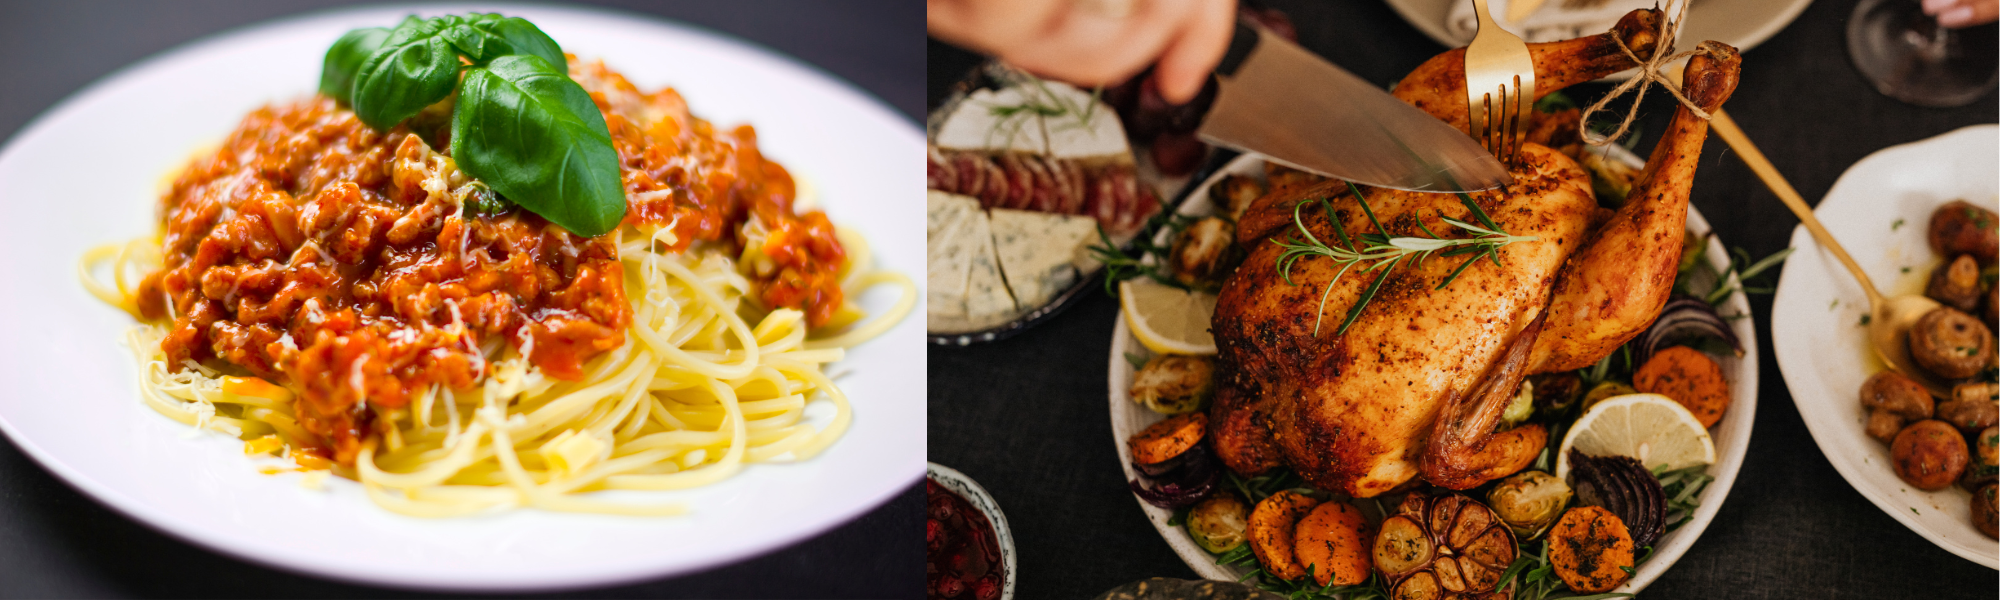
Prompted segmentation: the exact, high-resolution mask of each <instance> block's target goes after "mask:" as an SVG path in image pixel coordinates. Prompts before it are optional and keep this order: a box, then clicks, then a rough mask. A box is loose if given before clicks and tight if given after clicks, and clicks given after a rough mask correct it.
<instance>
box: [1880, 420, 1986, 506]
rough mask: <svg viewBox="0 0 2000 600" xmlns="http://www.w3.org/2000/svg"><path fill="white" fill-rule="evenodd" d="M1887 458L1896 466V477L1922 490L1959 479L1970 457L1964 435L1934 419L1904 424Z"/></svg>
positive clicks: (1938, 486)
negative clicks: (1905, 425)
mask: <svg viewBox="0 0 2000 600" xmlns="http://www.w3.org/2000/svg"><path fill="white" fill-rule="evenodd" d="M1889 458H1890V461H1891V462H1893V463H1894V464H1895V466H1896V477H1899V478H1901V479H1902V480H1903V482H1904V483H1908V484H1910V486H1911V487H1914V488H1917V489H1920V490H1925V491H1936V490H1941V489H1944V488H1945V487H1946V486H1949V485H1951V484H1952V482H1954V481H1958V478H1959V476H1960V475H1963V474H1965V465H1966V463H1968V462H1970V460H1971V456H1970V455H1969V453H1968V452H1967V451H1966V448H1965V436H1963V435H1959V433H1958V430H1957V429H1954V428H1952V426H1951V425H1950V424H1948V423H1945V422H1944V421H1939V420H1936V419H1931V420H1925V421H1917V422H1915V423H1911V424H1910V426H1909V427H1904V428H1903V432H1902V433H1898V434H1896V441H1895V443H1893V444H1890V446H1889Z"/></svg>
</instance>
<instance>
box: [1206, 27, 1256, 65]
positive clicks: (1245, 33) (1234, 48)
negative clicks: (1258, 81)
mask: <svg viewBox="0 0 2000 600" xmlns="http://www.w3.org/2000/svg"><path fill="white" fill-rule="evenodd" d="M1256 49H1257V29H1256V28H1253V27H1251V26H1250V25H1249V24H1248V23H1244V22H1243V21H1241V20H1238V21H1237V22H1236V33H1234V34H1232V35H1230V37H1229V51H1228V52H1225V53H1223V55H1222V63H1221V64H1217V65H1216V66H1215V74H1216V75H1221V76H1224V77H1227V76H1231V75H1235V74H1236V69H1238V68H1240V67H1242V66H1243V61H1244V60H1246V59H1248V58H1250V51H1252V50H1256Z"/></svg>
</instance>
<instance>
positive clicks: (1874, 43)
mask: <svg viewBox="0 0 2000 600" xmlns="http://www.w3.org/2000/svg"><path fill="white" fill-rule="evenodd" d="M1996 32H2000V26H1996V25H1995V24H1993V23H1988V24H1985V25H1979V26H1976V27H1968V28H1964V29H1947V28H1944V27H1939V26H1938V24H1937V21H1936V20H1935V19H1933V18H1931V17H1930V16H1929V15H1925V14H1924V11H1923V4H1922V2H1920V1H1919V0H1861V4H1860V5H1858V6H1855V7H1854V14H1852V15H1850V16H1849V17H1848V19H1847V54H1848V56H1849V57H1851V58H1853V59H1854V67H1855V68H1856V69H1858V70H1860V71H1861V75H1862V76H1863V77H1866V78H1867V79H1868V81H1869V83H1873V84H1875V89H1876V90H1880V91H1881V92H1882V93H1883V94H1884V95H1887V96H1889V97H1891V98H1895V99H1897V100H1902V101H1904V102H1908V103H1910V104H1916V105H1920V106H1941V107H1949V106H1964V105H1966V104H1970V103H1972V101H1974V100H1978V99H1979V98H1980V97H1982V96H1985V95H1986V94H1988V93H1991V92H1993V90H1994V88H1995V84H1996V81H2000V80H1996V74H2000V35H1996Z"/></svg>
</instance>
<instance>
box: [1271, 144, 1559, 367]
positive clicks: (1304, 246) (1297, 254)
mask: <svg viewBox="0 0 2000 600" xmlns="http://www.w3.org/2000/svg"><path fill="white" fill-rule="evenodd" d="M1347 189H1348V190H1349V191H1351V192H1353V194H1354V199H1355V201H1356V202H1358V203H1360V204H1361V212H1363V213H1365V214H1367V215H1368V222H1369V223H1371V224H1373V225H1374V226H1375V232H1374V233H1362V234H1356V235H1353V236H1349V235H1348V234H1347V228H1346V227H1343V226H1342V225H1341V224H1340V216H1339V215H1337V214H1334V211H1333V203H1332V202H1331V201H1329V200H1327V199H1326V198H1325V197H1321V198H1317V199H1314V200H1306V201H1301V202H1299V203H1298V204H1294V205H1292V223H1293V224H1295V225H1297V229H1298V231H1297V233H1299V234H1302V235H1304V236H1305V237H1304V239H1303V240H1301V239H1300V238H1299V236H1297V235H1293V236H1287V237H1286V238H1285V239H1283V240H1279V239H1272V240H1271V242H1272V243H1274V244H1277V245H1278V246H1279V247H1282V248H1284V249H1285V252H1284V253H1283V254H1280V255H1278V275H1280V276H1282V277H1284V279H1285V283H1286V284H1288V285H1298V284H1297V283H1295V282H1293V281H1292V265H1294V264H1296V263H1298V261H1299V259H1302V258H1306V257H1311V256H1324V257H1326V258H1327V259H1329V260H1332V261H1333V262H1334V263H1335V264H1338V265H1341V267H1340V272H1338V273H1335V274H1334V276H1333V280H1332V281H1328V282H1326V291H1324V292H1321V293H1320V297H1319V312H1320V315H1319V318H1318V319H1316V320H1314V321H1313V335H1319V329H1320V321H1321V320H1324V319H1325V318H1326V300H1327V297H1328V296H1330V295H1332V294H1333V284H1335V283H1338V282H1339V281H1340V278H1341V277H1342V276H1344V275H1346V274H1347V271H1348V269H1352V268H1354V266H1355V265H1360V264H1363V263H1369V262H1371V261H1372V264H1367V265H1366V266H1363V267H1362V268H1361V272H1362V273H1368V272H1372V271H1381V274H1380V275H1376V276H1375V282H1374V283H1372V284H1369V286H1368V289H1367V290H1366V291H1364V292H1362V293H1361V297H1360V299H1357V300H1355V302H1354V306H1353V307H1352V308H1349V309H1348V310H1347V320H1346V321H1344V322H1342V323H1341V324H1340V330H1339V331H1337V332H1335V333H1334V336H1336V337H1338V336H1341V335H1345V334H1346V333H1347V328H1348V327H1350V326H1353V325H1354V320H1355V318H1356V317H1359V316H1361V311H1362V309H1365V308H1367V307H1368V304H1369V302H1371V301H1373V300H1374V299H1375V293H1376V292H1377V291H1379V290H1381V289H1382V282H1383V281H1384V280H1387V279H1388V278H1389V273H1391V272H1393V271H1395V270H1396V267H1398V266H1402V265H1403V264H1404V263H1416V264H1417V265H1419V266H1421V265H1422V264H1423V261H1424V259H1427V258H1430V256H1431V255H1432V254H1436V255H1438V256H1459V255H1465V254H1470V255H1472V256H1470V257H1468V258H1466V259H1465V262H1462V263H1459V265H1458V268H1457V269H1453V270H1452V272H1451V275H1449V276H1446V277H1445V279H1444V281H1443V282H1441V283H1439V284H1438V285H1437V287H1435V288H1432V289H1438V290H1441V289H1444V288H1445V286H1449V285H1451V282H1453V281H1457V280H1458V276H1459V274H1461V273H1464V272H1465V269H1466V268H1467V267H1470V266H1472V263H1473V262H1475V261H1478V260H1479V259H1480V258H1482V257H1485V258H1491V259H1492V260H1493V264H1494V265H1495V266H1498V265H1499V264H1500V253H1499V250H1500V247H1502V246H1506V245H1508V244H1512V243H1514V242H1532V241H1535V240H1536V239H1539V238H1536V237H1534V236H1518V235H1509V234H1508V233H1507V232H1506V231H1503V230H1501V229H1500V226H1499V225H1496V224H1494V223H1493V219H1492V218H1491V217H1488V216H1486V211H1485V210H1482V209H1480V208H1479V204H1478V203H1476V202H1473V201H1472V197H1471V196H1467V195H1465V194H1464V193H1460V194H1458V199H1459V202H1461V203H1463V204H1464V205H1465V207H1466V209H1468V210H1470V211H1472V215H1473V217H1475V218H1476V219H1478V220H1479V223H1480V224H1479V225H1474V224H1471V223H1467V222H1465V221H1460V220H1458V219H1453V218H1451V217H1446V216H1443V215H1442V214H1440V215H1439V216H1438V218H1439V219H1442V220H1443V221H1444V222H1445V223H1448V224H1450V225H1451V226H1453V227H1457V228H1459V229H1463V230H1466V231H1468V232H1471V233H1472V234H1473V237H1470V238H1451V239H1447V238H1442V237H1439V236H1438V234H1437V232H1434V231H1431V229H1430V227H1428V226H1425V225H1424V222H1423V219H1421V218H1419V219H1417V227H1419V228H1421V229H1423V231H1424V233H1426V234H1429V235H1430V237H1403V236H1397V237H1390V236H1389V234H1388V229H1387V228H1384V227H1382V222H1381V221H1378V220H1376V219H1375V210H1374V209H1373V208H1370V207H1369V206H1368V198H1367V197H1365V196H1363V195H1362V193H1361V188H1359V187H1356V186H1355V185H1354V184H1353V183H1351V182H1349V183H1348V184H1347ZM1315 201H1316V202H1318V203H1319V205H1320V207H1321V208H1323V209H1325V210H1326V220H1327V222H1328V223H1331V224H1332V225H1333V233H1334V235H1338V236H1340V245H1341V246H1346V247H1345V248H1342V247H1340V246H1333V245H1329V244H1327V243H1325V242H1321V241H1320V239H1319V238H1318V237H1317V236H1314V235H1313V233H1312V231H1311V230H1310V229H1308V228H1307V227H1306V222H1305V218H1304V216H1303V215H1301V213H1300V210H1302V209H1304V208H1305V205H1306V203H1307V202H1315ZM1357 239H1358V240H1360V244H1358V245H1357V244H1356V243H1355V240H1357Z"/></svg>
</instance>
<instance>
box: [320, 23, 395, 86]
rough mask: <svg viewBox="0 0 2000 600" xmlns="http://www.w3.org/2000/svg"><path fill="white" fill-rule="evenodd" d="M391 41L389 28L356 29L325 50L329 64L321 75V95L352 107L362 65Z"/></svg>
mask: <svg viewBox="0 0 2000 600" xmlns="http://www.w3.org/2000/svg"><path fill="white" fill-rule="evenodd" d="M388 38H389V28H387V27H367V28H362V29H355V30H352V31H349V32H347V33H346V34H345V35H342V36H340V39H339V40H337V41H335V42H334V43H333V47H332V48H327V49H326V61H325V62H324V63H323V64H322V65H321V66H320V71H319V93H322V94H326V95H327V97H329V98H333V99H335V100H339V101H341V102H347V103H352V102H353V92H354V74H355V73H356V72H358V71H360V70H361V63H362V62H363V61H366V60H368V57H369V55H372V54H374V53H375V50H376V49H377V48H381V47H382V41H383V40H386V39H388Z"/></svg>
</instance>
